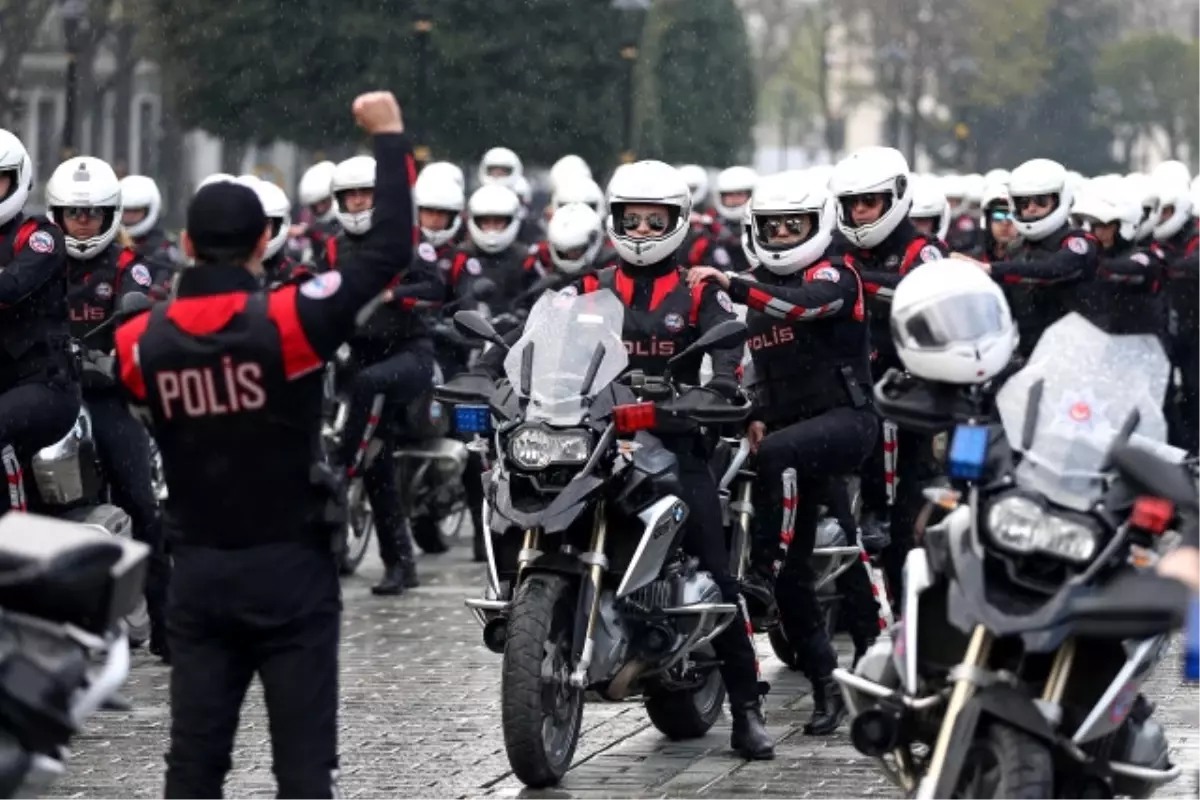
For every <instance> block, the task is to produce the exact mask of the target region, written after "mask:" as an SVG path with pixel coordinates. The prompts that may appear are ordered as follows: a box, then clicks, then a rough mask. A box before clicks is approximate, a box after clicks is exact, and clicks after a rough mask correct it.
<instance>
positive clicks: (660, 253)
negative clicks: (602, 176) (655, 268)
mask: <svg viewBox="0 0 1200 800" xmlns="http://www.w3.org/2000/svg"><path fill="white" fill-rule="evenodd" d="M629 204H647V205H661V206H666V208H667V217H668V218H667V219H666V220H665V223H666V225H665V226H664V228H663V229H662V230H661V231H658V232H655V233H654V235H652V236H648V237H646V238H634V237H632V236H630V235H629V234H628V233H626V231H625V226H624V223H623V219H624V216H625V206H627V205H629ZM608 210H609V213H608V219H607V221H606V227H607V230H608V236H609V238H610V239H611V240H612V244H613V247H614V248H615V249H616V251H617V254H618V255H619V256H620V257H621V259H622V260H624V261H626V262H628V263H630V264H634V265H636V266H639V267H645V266H649V265H650V264H657V263H659V262H660V261H663V260H665V259H668V258H670V257H671V256H672V255H673V254H674V253H675V251H676V250H678V249H679V248H680V246H681V245H682V244H683V240H684V239H686V238H687V235H688V230H689V220H688V218H689V216H690V215H691V213H692V192H691V190H690V189H689V188H688V185H687V182H686V181H685V180H684V178H683V175H682V174H680V171H679V170H677V169H675V168H674V167H672V166H671V165H670V164H666V163H663V162H662V161H638V162H637V163H634V164H628V165H626V166H625V167H624V168H623V169H621V170H619V171H618V172H617V173H616V174H615V175H613V179H612V181H611V182H610V183H609V185H608Z"/></svg>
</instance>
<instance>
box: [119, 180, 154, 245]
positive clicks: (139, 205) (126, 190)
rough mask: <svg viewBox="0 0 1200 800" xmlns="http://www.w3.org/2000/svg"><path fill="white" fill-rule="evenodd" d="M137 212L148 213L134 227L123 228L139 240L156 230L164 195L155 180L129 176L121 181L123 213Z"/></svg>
mask: <svg viewBox="0 0 1200 800" xmlns="http://www.w3.org/2000/svg"><path fill="white" fill-rule="evenodd" d="M135 210H141V211H145V212H146V215H145V216H144V217H142V221H141V222H136V223H134V224H133V225H125V224H124V223H122V227H123V228H124V229H125V232H126V233H128V234H129V235H130V236H132V237H133V238H135V239H138V238H141V237H142V236H145V235H146V234H148V233H149V232H150V231H152V230H154V226H155V225H157V224H158V217H159V215H160V214H161V213H162V194H161V193H159V191H158V184H156V183H155V182H154V179H153V178H150V177H147V176H145V175H129V176H126V177H124V178H122V179H121V213H122V214H124V212H126V211H135Z"/></svg>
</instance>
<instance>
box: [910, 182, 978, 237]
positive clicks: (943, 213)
mask: <svg viewBox="0 0 1200 800" xmlns="http://www.w3.org/2000/svg"><path fill="white" fill-rule="evenodd" d="M912 181H913V190H912V191H913V201H912V208H910V209H909V210H908V216H909V217H910V218H912V219H934V220H936V222H935V223H934V226H933V235H934V236H936V237H937V238H939V239H943V240H944V239H945V238H946V232H947V231H948V230H950V204H949V203H947V202H946V195H944V194H942V187H941V185H940V182H939V181H938V179H937V178H935V177H933V176H932V175H914V176H912ZM985 194H986V193H985ZM982 199H983V195H981V196H980V200H981V205H982Z"/></svg>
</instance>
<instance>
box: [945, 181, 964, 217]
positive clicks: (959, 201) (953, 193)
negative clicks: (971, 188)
mask: <svg viewBox="0 0 1200 800" xmlns="http://www.w3.org/2000/svg"><path fill="white" fill-rule="evenodd" d="M939 181H940V183H941V185H942V194H944V195H946V203H947V204H949V206H950V216H952V217H956V216H958V215H959V214H961V213H963V211H965V210H966V209H965V208H964V207H963V204H964V203H963V201H964V200H965V198H966V196H967V187H966V185H965V184H964V183H963V176H962V175H943V176H942V177H941V178H939Z"/></svg>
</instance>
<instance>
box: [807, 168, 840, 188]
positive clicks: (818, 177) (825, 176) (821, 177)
mask: <svg viewBox="0 0 1200 800" xmlns="http://www.w3.org/2000/svg"><path fill="white" fill-rule="evenodd" d="M833 170H834V165H833V164H817V165H816V166H815V167H809V168H808V169H806V170H805V172H806V173H808V177H809V179H810V180H812V181H814V182H816V183H819V184H821V185H822V186H824V187H825V188H826V189H828V188H829V181H830V180H832V178H833Z"/></svg>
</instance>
